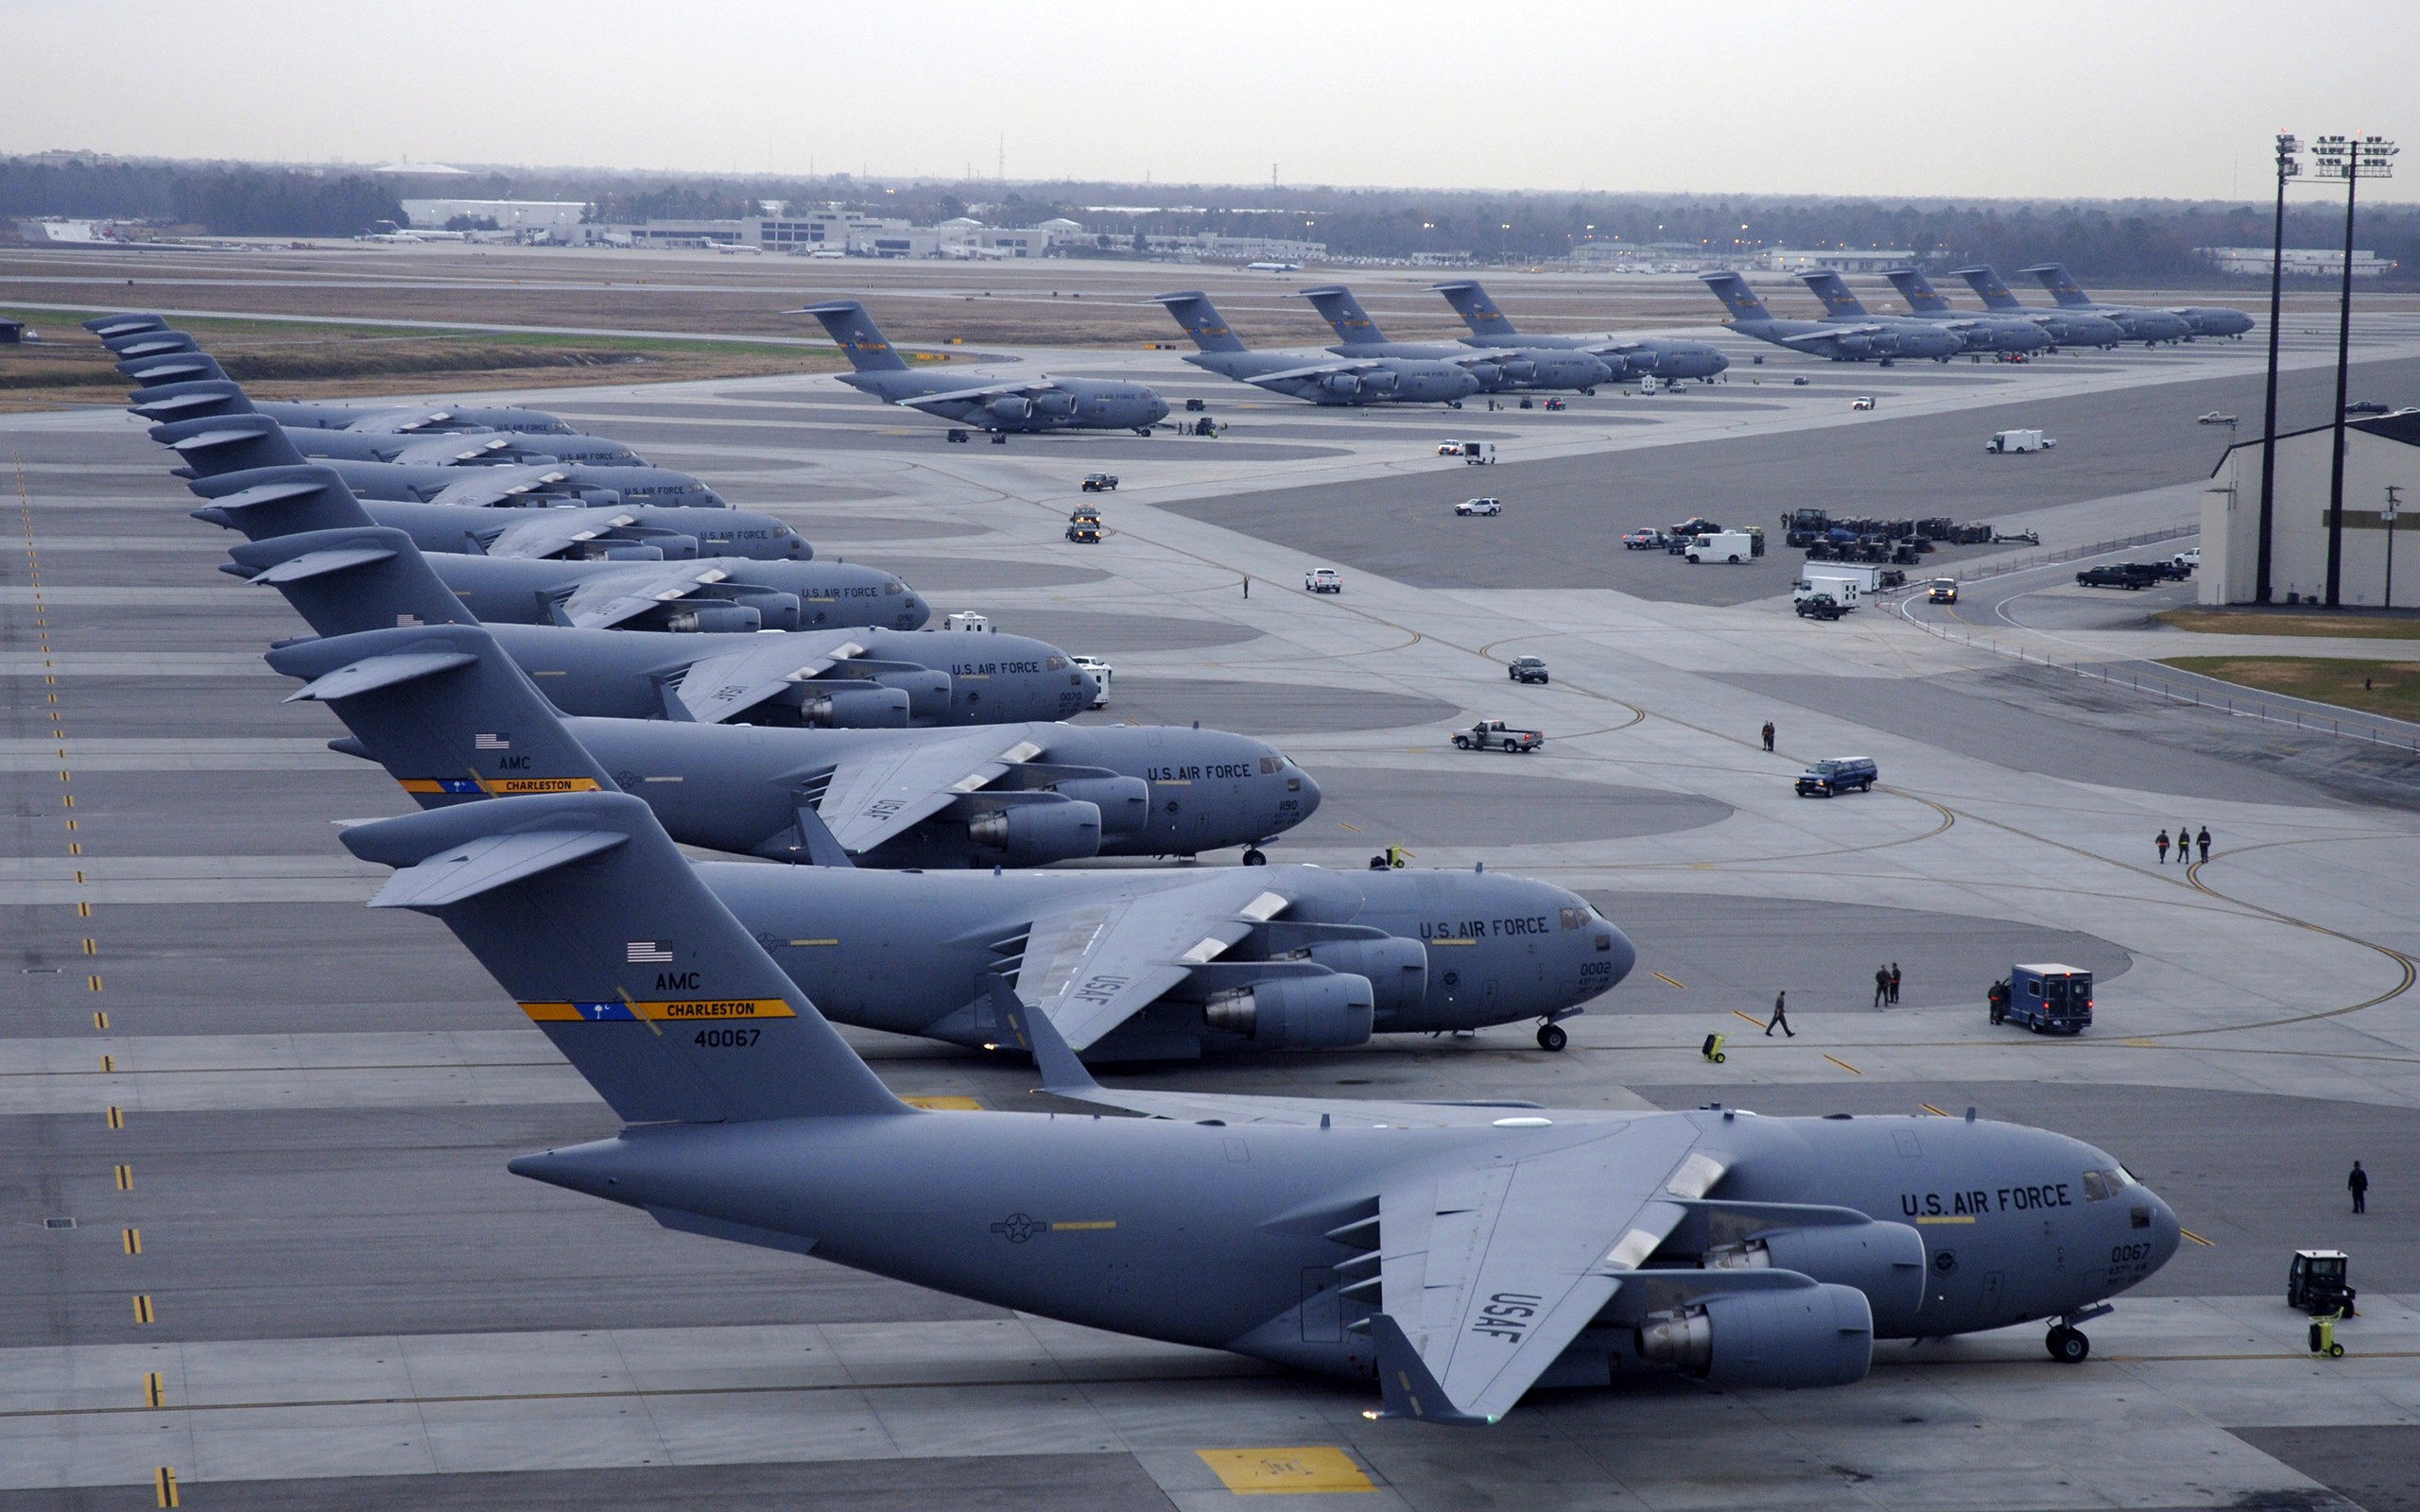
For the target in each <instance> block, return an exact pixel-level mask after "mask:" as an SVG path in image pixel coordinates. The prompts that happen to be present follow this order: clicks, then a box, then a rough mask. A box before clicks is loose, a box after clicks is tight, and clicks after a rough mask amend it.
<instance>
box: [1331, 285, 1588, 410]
mask: <svg viewBox="0 0 2420 1512" xmlns="http://www.w3.org/2000/svg"><path fill="white" fill-rule="evenodd" d="M1303 298H1305V299H1306V300H1308V301H1311V305H1312V307H1313V308H1314V309H1316V310H1318V311H1319V312H1320V318H1322V319H1324V320H1325V321H1327V323H1328V325H1329V326H1330V327H1332V328H1333V329H1334V330H1335V332H1336V338H1337V345H1335V346H1332V347H1330V348H1328V349H1327V350H1328V351H1330V352H1336V353H1337V354H1338V355H1340V356H1345V357H1426V358H1433V359H1435V360H1437V361H1439V362H1450V363H1454V364H1456V365H1457V366H1459V367H1460V368H1461V369H1462V370H1463V371H1465V372H1467V373H1469V374H1470V375H1471V376H1472V377H1474V378H1476V379H1478V387H1479V392H1480V393H1483V394H1503V393H1513V392H1517V391H1530V390H1534V391H1546V390H1551V389H1559V388H1568V389H1577V390H1578V391H1579V392H1581V393H1583V394H1593V393H1595V392H1596V391H1597V386H1598V385H1599V384H1601V383H1604V382H1606V381H1607V380H1609V379H1611V378H1612V377H1613V376H1614V372H1615V368H1614V365H1613V364H1611V363H1608V362H1606V361H1605V360H1604V359H1602V358H1600V357H1599V356H1597V355H1595V354H1594V353H1592V352H1581V351H1576V350H1573V349H1571V348H1566V347H1534V346H1530V345H1529V344H1528V343H1526V342H1519V341H1507V342H1504V343H1502V344H1501V345H1494V344H1491V345H1489V346H1486V347H1478V348H1474V347H1472V346H1470V345H1468V344H1466V343H1463V342H1459V341H1390V340H1388V339H1387V336H1386V333H1385V332H1383V331H1380V330H1379V329H1378V322H1377V321H1375V320H1373V319H1372V318H1370V313H1369V312H1368V311H1367V310H1364V309H1362V308H1361V301H1359V300H1357V299H1355V298H1354V297H1353V291H1352V290H1351V289H1348V288H1346V287H1345V286H1344V285H1343V284H1341V283H1337V284H1331V285H1329V286H1328V287H1325V288H1317V289H1305V290H1303Z"/></svg>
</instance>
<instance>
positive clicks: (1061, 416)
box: [1033, 392, 1076, 420]
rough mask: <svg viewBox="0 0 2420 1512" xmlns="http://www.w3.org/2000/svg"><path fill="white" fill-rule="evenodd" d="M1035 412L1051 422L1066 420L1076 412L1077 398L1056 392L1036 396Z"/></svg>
mask: <svg viewBox="0 0 2420 1512" xmlns="http://www.w3.org/2000/svg"><path fill="white" fill-rule="evenodd" d="M1033 412H1034V413H1035V414H1037V415H1041V416H1043V417H1045V418H1046V419H1049V420H1065V419H1066V418H1067V417H1068V416H1070V415H1072V414H1074V413H1075V412H1076V396H1075V395H1073V394H1062V393H1055V392H1054V393H1047V394H1039V395H1036V396H1035V398H1034V401H1033Z"/></svg>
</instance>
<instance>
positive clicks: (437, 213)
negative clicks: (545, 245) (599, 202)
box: [403, 199, 588, 241]
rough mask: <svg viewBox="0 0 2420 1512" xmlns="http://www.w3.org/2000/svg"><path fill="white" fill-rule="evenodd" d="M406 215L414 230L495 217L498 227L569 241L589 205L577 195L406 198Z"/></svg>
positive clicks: (433, 229) (441, 227)
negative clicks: (499, 197)
mask: <svg viewBox="0 0 2420 1512" xmlns="http://www.w3.org/2000/svg"><path fill="white" fill-rule="evenodd" d="M403 206H404V218H405V220H406V222H408V223H409V224H410V226H411V227H412V228H413V229H414V230H415V231H443V230H445V228H446V227H447V226H448V225H449V224H451V223H452V222H453V221H454V220H456V219H457V218H465V219H469V220H473V221H482V220H485V221H493V222H494V223H495V229H496V230H498V231H518V232H546V233H547V234H548V235H549V236H551V237H553V238H554V239H555V240H557V241H570V240H572V239H573V238H574V234H575V233H576V232H578V231H579V222H580V219H581V217H582V216H584V215H587V214H588V206H587V205H585V204H583V203H581V202H580V201H579V200H577V199H406V200H405V201H403Z"/></svg>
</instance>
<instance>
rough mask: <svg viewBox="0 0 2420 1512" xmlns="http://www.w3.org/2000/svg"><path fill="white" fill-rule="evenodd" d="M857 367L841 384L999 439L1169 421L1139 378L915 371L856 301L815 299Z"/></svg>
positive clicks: (813, 311) (1140, 427) (1142, 427)
mask: <svg viewBox="0 0 2420 1512" xmlns="http://www.w3.org/2000/svg"><path fill="white" fill-rule="evenodd" d="M788 313H790V314H792V315H811V316H813V317H815V318H817V319H818V320H821V321H822V322H823V329H824V330H826V331H829V332H830V333H832V339H833V340H834V341H836V342H838V343H839V346H840V351H841V352H843V353H845V354H846V355H847V357H848V359H849V366H850V368H852V369H855V370H853V371H850V372H844V373H842V374H840V375H839V378H840V382H842V383H844V384H846V385H848V386H849V387H852V388H854V389H856V391H857V392H859V393H861V394H872V395H873V397H874V398H876V399H879V400H882V401H883V402H885V403H886V404H899V405H902V406H904V407H906V408H908V409H916V410H922V411H924V412H925V414H927V415H931V416H933V417H935V418H937V419H940V420H945V421H949V422H950V423H951V424H953V425H963V426H966V427H968V428H970V429H973V430H979V431H990V432H991V433H992V438H993V439H994V440H995V441H996V440H1004V439H1006V438H1007V437H1008V436H1009V435H1010V434H1011V433H1019V434H1023V433H1029V432H1035V431H1133V432H1135V433H1137V434H1138V435H1143V436H1149V435H1150V434H1151V427H1152V426H1154V425H1156V424H1158V423H1159V422H1160V421H1164V420H1166V419H1167V414H1168V404H1167V400H1165V399H1162V398H1161V397H1160V396H1159V395H1158V394H1156V393H1153V392H1152V391H1151V390H1150V389H1149V388H1146V387H1143V386H1142V385H1141V384H1130V383H1122V382H1118V381H1115V380H1112V379H1105V378H1053V377H1050V376H1049V375H1047V374H1043V375H1041V376H1038V377H1034V378H1001V379H983V378H977V377H975V376H973V375H971V374H965V373H959V372H951V371H943V372H913V371H910V370H909V369H908V364H907V363H906V362H905V361H903V360H902V359H901V357H900V355H899V353H898V352H896V351H894V350H892V348H891V345H890V341H889V340H887V339H886V338H885V337H884V336H883V334H882V328H881V327H879V326H877V325H875V324H874V323H873V316H871V315H868V314H867V313H866V307H865V306H864V305H862V304H860V303H858V302H857V301H855V300H830V301H825V302H823V303H821V304H810V305H808V306H807V307H806V308H804V310H792V311H790V312H788Z"/></svg>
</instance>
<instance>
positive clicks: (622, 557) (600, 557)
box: [578, 541, 664, 561]
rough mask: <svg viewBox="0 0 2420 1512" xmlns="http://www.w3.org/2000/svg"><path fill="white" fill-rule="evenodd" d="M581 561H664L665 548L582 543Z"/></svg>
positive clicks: (591, 542) (606, 542)
mask: <svg viewBox="0 0 2420 1512" xmlns="http://www.w3.org/2000/svg"><path fill="white" fill-rule="evenodd" d="M582 546H583V549H582V550H581V551H580V552H579V557H578V559H579V560H580V561H662V560H663V559H664V548H663V547H661V546H658V545H654V544H651V543H645V544H643V543H641V542H639V541H585V542H583V543H582Z"/></svg>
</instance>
